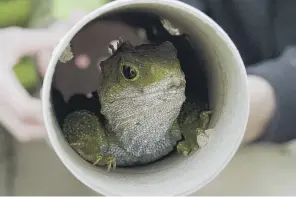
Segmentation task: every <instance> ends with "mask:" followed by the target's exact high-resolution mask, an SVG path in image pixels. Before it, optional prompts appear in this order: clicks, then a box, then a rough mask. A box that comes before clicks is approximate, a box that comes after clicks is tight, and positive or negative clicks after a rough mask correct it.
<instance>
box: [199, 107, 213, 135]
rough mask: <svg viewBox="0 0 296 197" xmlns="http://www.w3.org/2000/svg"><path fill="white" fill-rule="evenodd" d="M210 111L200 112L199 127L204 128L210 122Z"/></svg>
mask: <svg viewBox="0 0 296 197" xmlns="http://www.w3.org/2000/svg"><path fill="white" fill-rule="evenodd" d="M211 114H212V112H211V111H203V112H201V113H200V115H199V118H200V119H199V122H200V125H199V128H201V129H204V130H205V129H206V128H207V126H208V124H209V122H210V116H211Z"/></svg>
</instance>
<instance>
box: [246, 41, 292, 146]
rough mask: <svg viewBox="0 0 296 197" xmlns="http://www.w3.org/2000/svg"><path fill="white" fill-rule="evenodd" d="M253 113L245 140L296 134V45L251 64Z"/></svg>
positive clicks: (278, 140) (286, 138)
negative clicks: (266, 59)
mask: <svg viewBox="0 0 296 197" xmlns="http://www.w3.org/2000/svg"><path fill="white" fill-rule="evenodd" d="M247 72H248V79H249V90H250V115H249V121H248V126H247V131H246V134H245V138H244V143H248V142H258V141H267V142H273V143H283V142H288V141H290V140H293V139H295V138H296V130H295V123H296V119H295V118H296V105H295V102H296V47H295V48H288V49H287V50H285V51H284V52H283V54H282V55H281V56H280V57H279V58H276V59H274V60H268V61H265V62H261V63H258V64H256V65H252V66H250V67H248V68H247Z"/></svg>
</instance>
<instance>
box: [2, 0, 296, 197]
mask: <svg viewBox="0 0 296 197" xmlns="http://www.w3.org/2000/svg"><path fill="white" fill-rule="evenodd" d="M107 2H108V0H88V1H81V0H63V1H61V0H41V1H40V0H0V28H5V27H9V26H22V27H30V28H39V27H46V26H48V25H50V24H52V23H53V22H54V21H57V20H64V19H66V18H67V17H69V15H70V14H71V12H72V11H73V10H75V9H83V10H85V11H87V12H90V11H91V10H93V9H95V8H97V7H99V6H101V5H103V4H105V3H107ZM98 35H100V37H99V38H98V39H94V38H97V37H98ZM120 36H122V37H124V38H125V39H127V40H130V41H131V42H132V43H133V44H140V43H143V42H145V36H143V32H141V29H139V28H134V27H131V26H128V25H126V24H123V23H120V22H114V21H101V22H97V23H94V24H91V25H89V26H88V27H87V28H85V29H84V30H83V31H81V32H80V33H79V34H77V36H75V38H74V41H73V51H74V52H75V53H76V54H80V57H84V55H87V56H88V58H90V59H91V62H90V63H89V64H88V66H87V67H84V66H83V63H79V61H78V60H77V62H76V63H75V62H74V63H75V64H77V65H76V66H73V64H74V63H73V62H68V63H66V64H65V65H62V66H58V70H57V74H56V78H55V81H56V88H57V89H58V90H60V91H62V92H63V97H64V99H65V100H68V99H69V98H70V97H71V96H72V95H73V94H74V93H78V94H85V95H87V94H88V93H89V92H92V91H93V90H95V88H96V86H97V84H98V83H99V81H98V80H99V79H97V75H96V72H97V69H98V67H97V65H98V64H99V62H100V61H101V60H103V59H104V58H106V57H108V55H109V53H108V45H109V43H110V42H112V40H114V38H117V37H120ZM86 37H89V38H91V39H88V40H87V39H85V38H86ZM98 54H100V55H98ZM43 55H44V56H46V54H43ZM43 55H42V54H41V55H40V57H39V58H42V57H43ZM82 59H83V58H82ZM37 63H38V59H37V61H36V59H35V58H33V57H24V58H23V59H22V60H21V61H20V62H19V63H18V64H17V65H16V66H15V68H14V71H15V73H16V74H17V76H18V78H19V80H20V81H21V83H22V84H23V86H24V87H26V89H27V90H28V91H29V92H31V93H32V94H34V95H36V96H38V95H39V89H40V82H41V79H40V76H39V74H38V72H37V71H36V69H35V66H36V65H35V64H37ZM79 65H80V66H79ZM69 70H70V71H71V74H70V75H67V79H65V78H64V76H65V75H66V73H69ZM77 77H79V78H81V77H84V78H85V81H84V82H85V83H80V81H79V80H76V79H77ZM86 84H87V85H86ZM295 164H296V143H295V142H293V141H291V142H289V143H282V144H271V143H257V144H253V145H248V146H246V147H241V148H240V150H239V151H238V152H237V153H236V155H235V157H234V158H233V159H232V161H231V162H230V164H229V165H228V166H227V167H226V169H225V170H223V172H222V173H221V174H220V175H219V176H218V177H217V178H216V179H215V180H214V181H213V182H211V183H210V184H209V185H207V186H206V187H205V188H203V189H201V190H200V191H198V192H197V193H195V194H194V195H296V190H295V189H294V188H295V185H296V168H295ZM0 195H43V196H45V195H71V196H78V195H84V196H85V195H96V194H95V193H93V191H91V190H90V189H88V188H87V187H86V186H84V185H83V184H82V183H80V182H79V181H78V180H77V179H76V178H74V177H73V176H72V175H71V174H70V172H69V171H68V170H67V169H66V168H65V167H64V166H63V164H62V163H61V162H60V161H59V159H58V157H57V156H56V154H55V153H54V152H53V150H52V149H51V148H50V146H48V144H47V143H46V142H43V141H41V142H30V143H18V142H17V141H15V140H14V139H13V138H12V137H11V136H10V135H9V134H8V132H7V131H6V130H5V129H4V128H3V127H1V128H0Z"/></svg>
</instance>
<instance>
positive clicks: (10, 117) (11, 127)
mask: <svg viewBox="0 0 296 197" xmlns="http://www.w3.org/2000/svg"><path fill="white" fill-rule="evenodd" d="M0 110H1V113H0V122H1V124H3V125H4V126H5V128H6V129H7V130H8V131H9V132H10V133H11V134H12V135H13V136H14V137H15V138H16V139H17V140H19V141H21V142H27V141H31V140H37V139H44V138H45V137H46V136H47V134H46V129H45V127H44V125H42V124H33V125H31V124H28V123H25V122H23V121H21V120H20V119H18V118H17V114H16V113H14V112H13V111H12V110H11V109H10V108H9V107H8V106H4V105H1V106H0Z"/></svg>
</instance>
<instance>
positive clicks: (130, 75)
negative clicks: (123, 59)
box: [121, 65, 138, 80]
mask: <svg viewBox="0 0 296 197" xmlns="http://www.w3.org/2000/svg"><path fill="white" fill-rule="evenodd" d="M121 68H122V74H123V76H124V77H125V78H126V79H128V80H132V79H135V78H136V77H137V75H138V72H137V70H136V69H135V68H133V67H131V66H128V65H122V67H121Z"/></svg>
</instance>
